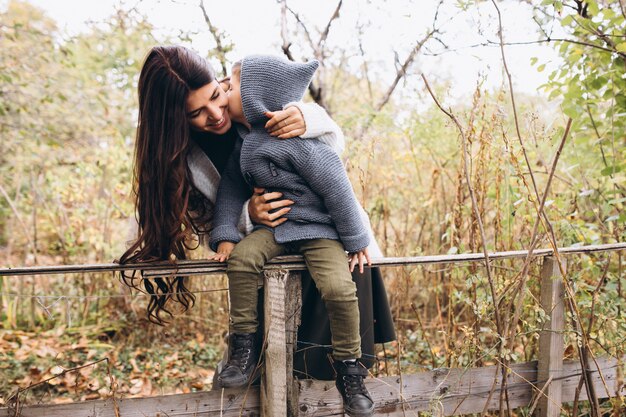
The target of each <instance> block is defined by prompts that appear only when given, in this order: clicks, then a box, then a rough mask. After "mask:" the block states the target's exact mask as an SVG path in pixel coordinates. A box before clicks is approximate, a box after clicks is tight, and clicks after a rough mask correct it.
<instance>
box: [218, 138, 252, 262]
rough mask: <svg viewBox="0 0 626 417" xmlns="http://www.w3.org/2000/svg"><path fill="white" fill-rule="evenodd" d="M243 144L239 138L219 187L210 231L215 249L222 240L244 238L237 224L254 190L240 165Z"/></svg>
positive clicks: (232, 240) (234, 240) (233, 240)
mask: <svg viewBox="0 0 626 417" xmlns="http://www.w3.org/2000/svg"><path fill="white" fill-rule="evenodd" d="M241 144H242V140H241V139H238V141H237V144H236V145H235V148H234V149H233V152H232V154H231V155H230V158H229V160H228V163H227V164H226V168H224V173H223V175H222V179H221V181H220V186H219V188H218V189H217V199H216V202H215V216H214V218H213V225H212V229H211V231H210V233H209V236H210V240H209V246H210V247H211V249H213V250H217V245H218V244H219V243H220V242H223V241H229V242H233V243H237V242H239V241H240V240H241V239H242V238H243V236H242V234H241V232H240V231H239V228H238V227H237V225H238V223H239V219H240V217H241V208H242V207H243V206H244V203H245V202H246V200H248V199H249V198H250V196H251V195H252V191H251V190H250V188H249V187H248V185H247V184H246V182H245V180H244V179H243V176H242V175H241V168H240V166H239V158H240V155H241Z"/></svg>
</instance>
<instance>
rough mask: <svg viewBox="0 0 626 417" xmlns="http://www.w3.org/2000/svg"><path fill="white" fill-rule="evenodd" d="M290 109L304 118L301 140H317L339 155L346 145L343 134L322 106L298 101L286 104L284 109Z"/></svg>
mask: <svg viewBox="0 0 626 417" xmlns="http://www.w3.org/2000/svg"><path fill="white" fill-rule="evenodd" d="M290 107H296V108H297V109H298V110H300V113H302V117H303V118H304V123H305V124H306V130H305V132H304V133H303V134H302V135H300V137H301V138H304V139H313V138H317V139H318V140H320V141H322V142H324V143H325V144H327V145H328V146H330V147H331V148H333V150H334V151H335V153H336V154H338V155H341V153H342V152H343V149H344V148H345V145H346V141H345V138H344V137H343V132H342V131H341V128H340V127H339V126H338V125H337V123H335V121H334V120H333V119H332V118H331V117H330V116H329V115H328V113H327V112H326V110H325V109H324V108H323V107H322V106H320V105H318V104H317V103H303V102H301V101H299V102H293V103H287V105H286V106H285V109H288V108H290Z"/></svg>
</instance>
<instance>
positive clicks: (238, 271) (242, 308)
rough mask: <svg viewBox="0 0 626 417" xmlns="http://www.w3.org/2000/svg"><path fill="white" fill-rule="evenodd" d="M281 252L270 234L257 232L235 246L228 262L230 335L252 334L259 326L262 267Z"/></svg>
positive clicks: (281, 249) (262, 231)
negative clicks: (258, 306) (259, 294)
mask: <svg viewBox="0 0 626 417" xmlns="http://www.w3.org/2000/svg"><path fill="white" fill-rule="evenodd" d="M284 252H285V249H284V248H283V246H281V245H279V244H277V243H276V240H275V239H274V234H273V233H272V232H270V231H269V230H266V229H258V230H255V231H254V232H252V233H250V234H249V235H248V236H246V237H245V238H244V239H243V240H242V241H241V242H239V243H238V244H237V246H235V249H234V250H233V252H232V253H231V255H230V259H229V260H228V267H227V269H226V274H227V275H228V287H229V288H228V294H229V296H230V332H231V333H254V332H256V330H257V327H258V326H259V321H258V314H257V310H256V307H257V301H258V292H257V291H258V289H259V285H261V284H262V281H260V279H261V277H260V274H261V272H262V271H263V267H264V266H265V264H266V263H267V261H269V260H270V259H272V258H273V257H274V256H278V255H281V254H283V253H284Z"/></svg>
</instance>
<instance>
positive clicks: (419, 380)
mask: <svg viewBox="0 0 626 417" xmlns="http://www.w3.org/2000/svg"><path fill="white" fill-rule="evenodd" d="M625 362H626V357H624V358H623V360H622V366H624V365H623V364H624V363H625ZM598 364H599V365H600V368H601V370H602V373H603V375H604V377H605V379H606V382H607V384H608V386H609V388H610V390H611V391H612V392H611V394H612V395H614V396H615V395H617V393H616V392H615V390H616V389H617V366H618V362H617V360H616V359H612V358H598ZM495 371H496V369H495V367H494V366H489V367H484V368H470V369H467V370H466V369H439V370H436V371H429V372H423V373H419V374H412V375H403V376H402V385H403V388H402V393H403V398H402V399H401V398H400V394H399V393H400V384H399V380H400V378H399V377H397V376H396V377H385V378H379V379H373V378H370V379H368V380H367V382H366V383H367V386H368V389H369V390H370V393H372V395H373V397H374V399H375V401H376V404H377V408H376V410H377V413H376V415H377V416H392V417H398V416H403V415H405V414H406V416H415V415H417V412H419V411H429V410H441V411H442V414H443V415H445V416H450V415H462V414H469V413H477V412H481V411H482V409H483V406H484V404H485V401H486V399H487V396H488V394H489V389H490V388H491V383H492V381H493V377H494V375H495ZM580 375H581V368H580V362H579V361H567V362H565V363H564V364H563V371H562V372H560V373H559V374H556V375H554V376H553V378H554V379H557V380H560V381H561V382H562V388H563V391H562V400H563V402H568V401H573V400H574V391H575V390H576V386H577V385H578V380H579V379H580ZM536 377H537V362H529V363H521V364H515V365H513V366H512V367H511V373H510V377H509V380H508V387H509V398H510V402H511V406H512V407H523V406H528V405H529V404H530V403H531V402H532V401H533V400H534V398H533V396H534V392H533V391H534V390H533V387H532V386H531V385H530V384H529V383H528V382H527V381H536ZM593 383H594V385H595V386H596V388H597V392H598V395H599V396H600V397H601V398H604V397H606V391H605V390H604V387H603V385H602V382H601V380H600V377H599V374H598V372H597V371H596V370H595V368H594V371H593ZM496 394H497V392H496ZM620 395H626V387H622V390H621V392H620ZM586 398H587V397H586V393H585V391H584V390H583V391H582V392H581V398H580V399H581V400H584V399H586ZM244 400H245V406H244V407H243V409H242V414H241V415H242V416H246V417H252V416H255V417H256V416H258V415H259V412H260V409H259V390H258V387H251V388H250V390H249V391H248V392H247V395H246V392H245V391H238V390H234V389H231V390H224V394H223V400H222V393H221V391H207V392H197V393H193V394H179V395H167V396H162V397H148V398H128V399H118V400H117V402H118V404H119V410H120V416H121V417H166V416H176V417H214V416H220V415H222V416H224V417H231V416H238V415H239V413H240V409H241V406H242V403H243V402H244ZM222 401H223V411H220V409H221V407H220V403H221V402H222ZM401 401H404V404H405V410H406V411H405V414H403V412H402V405H401ZM299 404H300V407H299V409H300V413H299V416H300V417H309V416H329V415H341V410H342V408H341V407H342V404H341V397H340V396H339V394H338V393H337V390H336V389H335V386H334V382H332V381H312V380H303V381H300V401H299ZM497 407H498V395H493V396H492V400H491V401H490V403H489V409H491V410H495V409H496V408H497ZM220 413H222V414H220ZM5 415H8V414H7V409H6V408H0V416H5ZM282 415H285V414H282ZM282 415H280V416H282ZM22 416H23V417H67V416H72V417H94V416H98V417H115V414H114V409H113V402H112V400H106V401H102V400H99V401H85V402H79V403H70V404H59V405H38V406H29V407H24V408H23V409H22Z"/></svg>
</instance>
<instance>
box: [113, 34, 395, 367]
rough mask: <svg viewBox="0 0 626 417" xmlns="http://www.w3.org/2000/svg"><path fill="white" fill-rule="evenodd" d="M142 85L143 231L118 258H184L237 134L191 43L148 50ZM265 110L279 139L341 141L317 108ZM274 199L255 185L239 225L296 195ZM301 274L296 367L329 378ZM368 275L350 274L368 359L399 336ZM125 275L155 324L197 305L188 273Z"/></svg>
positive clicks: (310, 288)
mask: <svg viewBox="0 0 626 417" xmlns="http://www.w3.org/2000/svg"><path fill="white" fill-rule="evenodd" d="M138 92H139V119H138V120H139V123H138V127H137V137H136V142H135V169H134V181H133V191H134V194H135V196H136V209H137V220H138V223H139V230H138V236H137V239H136V241H135V242H134V243H133V244H132V245H131V246H130V248H129V249H128V250H127V251H126V252H125V253H124V254H123V255H122V257H121V258H120V263H122V264H124V263H137V262H151V261H163V260H170V261H172V262H175V261H178V260H182V259H186V250H192V249H194V247H195V245H194V242H196V239H194V237H195V236H201V237H202V236H203V235H206V231H207V230H208V229H209V225H210V221H211V218H212V211H213V205H214V203H215V196H216V192H217V187H218V184H219V180H220V172H221V171H222V170H223V169H224V167H225V164H226V161H227V160H228V157H229V155H230V153H231V151H232V150H233V147H234V144H235V142H236V139H237V133H236V129H235V128H233V127H232V122H231V120H230V117H229V114H228V105H227V103H228V100H227V97H226V93H225V92H224V91H223V89H222V88H221V86H220V84H219V83H218V82H217V80H216V79H215V75H214V71H213V69H212V68H211V67H210V65H209V64H208V62H206V60H205V59H203V58H202V57H200V56H199V55H197V54H196V53H194V52H193V51H191V50H189V49H186V48H183V47H180V46H158V47H154V48H152V50H151V51H150V52H149V54H148V56H147V57H146V60H145V62H144V65H143V67H142V70H141V74H140V77H139V85H138ZM268 118H270V120H269V121H268V125H267V127H268V129H269V130H270V131H271V132H272V134H273V135H274V136H277V137H279V138H282V139H287V138H291V137H295V136H300V137H301V138H305V137H313V138H318V139H319V140H324V141H326V142H327V143H328V144H329V145H331V146H333V147H334V148H335V149H340V148H342V147H343V136H342V134H341V131H340V130H339V129H338V127H336V125H335V123H334V122H332V120H331V119H330V118H329V117H328V115H327V114H326V112H325V111H324V110H323V109H321V108H320V107H319V106H316V105H305V104H303V103H289V104H288V105H287V106H286V109H285V111H283V112H276V113H275V114H271V113H268ZM290 140H308V139H299V138H297V139H290ZM280 197H281V195H280V194H277V193H268V194H263V190H259V189H257V190H255V195H254V197H253V198H251V199H250V201H249V204H247V207H245V209H244V210H243V211H242V212H243V215H242V219H241V221H240V226H239V229H240V232H241V233H242V234H247V233H249V232H250V231H251V230H252V222H257V223H263V224H265V225H268V226H271V227H274V226H276V225H277V224H280V223H282V222H284V221H286V219H285V218H281V216H282V215H284V214H285V213H286V212H287V211H288V210H289V205H291V204H293V202H292V201H289V200H279V198H280ZM370 250H371V252H372V253H373V255H372V256H374V257H376V256H377V251H378V254H380V250H378V249H377V248H372V249H370ZM307 275H308V274H303V310H302V317H303V320H302V323H303V325H302V326H301V328H300V331H299V334H298V340H299V341H301V342H302V343H303V344H302V346H301V347H299V349H298V351H299V352H300V354H299V355H298V356H299V357H300V359H298V357H297V358H296V359H295V364H294V367H295V369H297V370H300V372H302V373H305V374H308V376H313V377H316V378H324V379H332V377H333V372H332V369H331V368H330V366H325V364H328V363H329V362H328V360H327V359H326V357H327V345H330V331H329V330H328V327H329V326H328V321H327V319H325V317H327V315H326V312H325V311H324V307H323V303H322V302H321V300H320V297H319V294H316V289H315V288H314V285H312V283H311V280H310V277H308V276H307ZM369 275H370V271H367V272H366V273H365V274H363V275H359V276H355V277H354V278H355V281H356V283H357V294H358V296H359V299H360V307H366V308H365V309H363V308H361V310H365V311H362V314H361V333H362V340H363V341H364V342H363V352H364V354H365V355H364V356H365V357H366V358H367V355H370V359H371V355H372V354H373V343H374V341H376V342H384V341H389V340H393V339H394V338H395V335H394V333H393V325H392V324H391V315H390V312H389V307H388V305H387V298H386V294H385V292H384V287H383V286H382V279H381V277H380V274H379V272H378V270H377V269H375V270H373V272H371V277H372V278H373V279H369V278H370V277H369ZM123 279H124V282H125V283H126V284H127V285H129V286H131V287H133V288H138V289H143V290H145V291H146V292H148V293H150V294H151V295H152V296H151V297H150V301H149V304H148V317H149V319H150V320H151V321H153V322H155V323H158V324H163V323H164V320H163V318H162V317H161V315H162V313H165V314H169V315H171V313H170V311H169V310H168V307H167V303H168V302H178V303H180V304H181V305H182V307H183V309H187V308H189V307H190V306H192V305H193V302H194V296H193V294H192V293H191V292H189V290H188V289H187V288H186V286H185V280H184V277H164V278H154V279H153V281H150V280H144V279H141V278H140V277H136V276H135V274H134V273H133V274H131V275H126V274H125V275H124V276H123ZM140 286H143V288H140ZM376 310H380V311H376ZM376 313H378V315H377V317H376V318H375V314H376ZM313 317H315V318H314V319H311V318H313ZM304 318H306V320H305V319H304ZM320 318H324V319H323V320H322V321H320ZM375 319H376V322H375ZM324 322H325V323H324ZM375 326H377V327H378V328H376V327H375ZM377 330H378V333H377V332H376V331H377ZM374 336H376V339H374ZM379 336H382V337H379ZM370 345H371V346H370ZM372 362H373V361H372V360H370V362H369V364H368V365H371V363H372ZM311 364H315V366H311ZM318 364H319V365H318ZM312 370H315V371H316V372H312Z"/></svg>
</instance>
